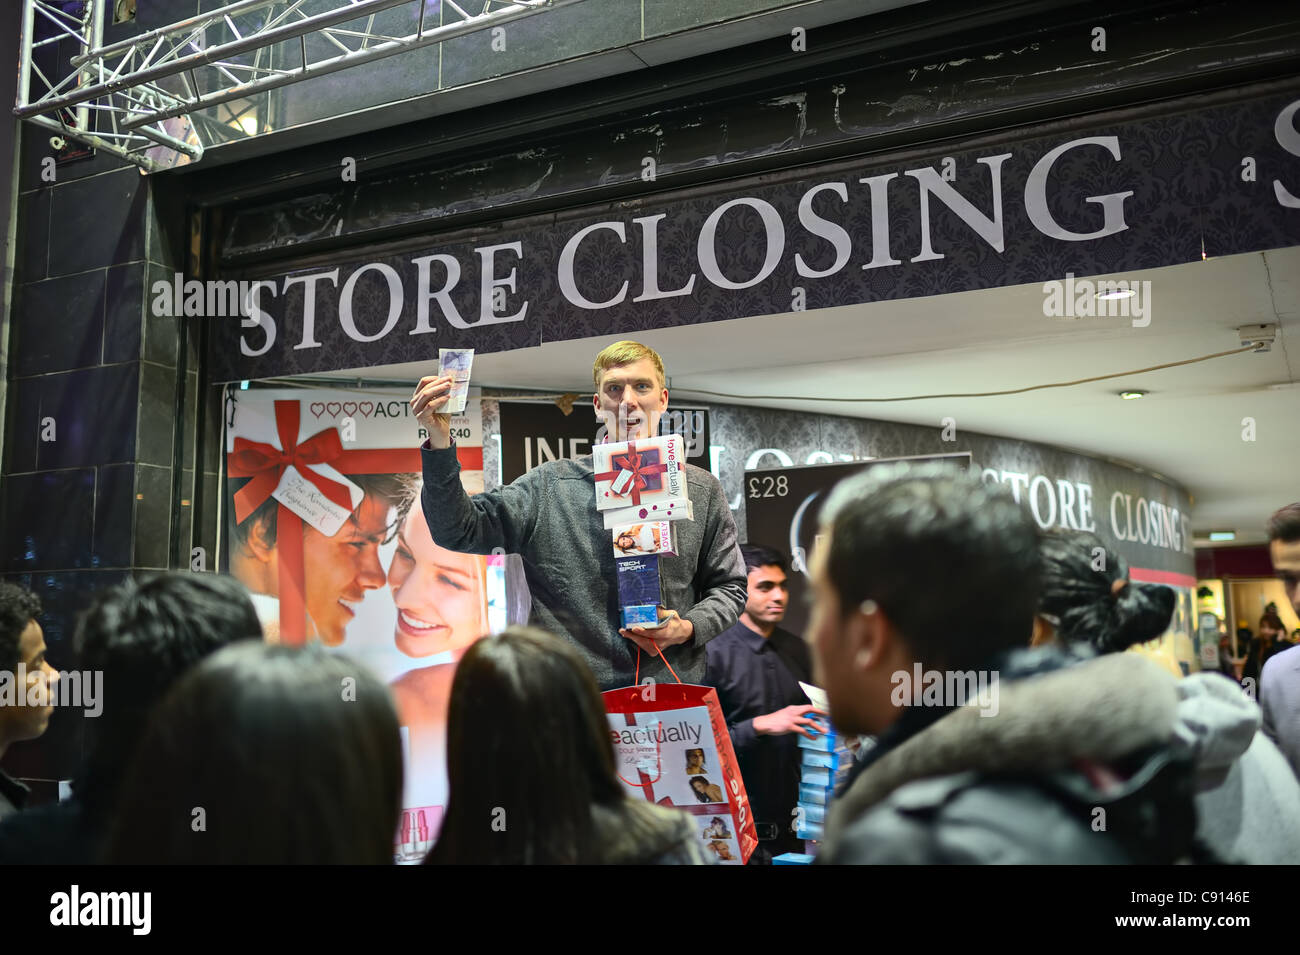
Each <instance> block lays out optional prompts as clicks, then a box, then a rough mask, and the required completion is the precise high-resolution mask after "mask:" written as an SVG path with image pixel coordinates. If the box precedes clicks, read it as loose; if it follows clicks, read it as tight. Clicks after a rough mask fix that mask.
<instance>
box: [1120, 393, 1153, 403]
mask: <svg viewBox="0 0 1300 955" xmlns="http://www.w3.org/2000/svg"><path fill="white" fill-rule="evenodd" d="M1146 394H1147V393H1146V392H1145V391H1121V392H1120V393H1119V396H1120V397H1121V398H1123V399H1124V400H1125V401H1132V400H1133V399H1134V398H1145V397H1146Z"/></svg>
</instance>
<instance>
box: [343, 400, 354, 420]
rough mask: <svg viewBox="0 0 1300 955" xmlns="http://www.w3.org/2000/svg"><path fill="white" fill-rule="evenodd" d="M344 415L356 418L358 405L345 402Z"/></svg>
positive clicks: (352, 402)
mask: <svg viewBox="0 0 1300 955" xmlns="http://www.w3.org/2000/svg"><path fill="white" fill-rule="evenodd" d="M343 413H344V414H346V415H347V416H348V417H349V418H351V417H354V416H355V415H356V413H357V403H356V402H355V401H345V402H343Z"/></svg>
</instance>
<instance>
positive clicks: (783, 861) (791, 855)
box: [772, 852, 817, 865]
mask: <svg viewBox="0 0 1300 955" xmlns="http://www.w3.org/2000/svg"><path fill="white" fill-rule="evenodd" d="M815 858H817V857H816V856H810V855H809V854H808V853H806V852H782V853H781V854H780V855H779V856H772V865H812V862H813V859H815Z"/></svg>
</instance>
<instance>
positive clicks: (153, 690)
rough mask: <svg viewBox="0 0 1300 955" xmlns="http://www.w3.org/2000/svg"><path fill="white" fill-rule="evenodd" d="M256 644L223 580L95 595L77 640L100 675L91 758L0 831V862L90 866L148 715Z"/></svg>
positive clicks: (87, 665)
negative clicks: (180, 688)
mask: <svg viewBox="0 0 1300 955" xmlns="http://www.w3.org/2000/svg"><path fill="white" fill-rule="evenodd" d="M261 636H262V631H261V628H260V626H259V624H258V622H257V614H256V613H255V612H254V610H253V605H252V603H251V602H250V601H249V599H248V592H247V591H246V590H245V589H244V587H243V585H241V584H240V583H239V581H237V580H235V579H234V578H233V577H229V576H226V575H224V574H195V573H168V574H158V575H156V576H153V577H148V578H145V579H143V580H139V581H137V580H127V581H126V582H125V583H122V584H120V585H119V586H117V587H113V588H112V589H110V590H106V591H104V592H103V593H101V594H99V595H98V596H97V597H96V598H95V600H94V602H93V603H92V604H91V606H90V607H89V609H87V610H86V612H85V613H84V614H82V617H81V620H80V621H79V623H78V627H77V634H76V638H75V641H74V642H75V645H76V649H77V654H78V658H79V667H80V668H81V669H82V670H89V671H92V672H94V671H98V672H101V673H103V697H104V700H103V706H102V712H101V713H100V715H99V716H97V717H95V718H93V719H91V718H87V719H86V720H85V724H84V725H85V734H86V735H85V742H84V744H83V751H84V752H86V753H87V754H88V755H87V757H86V760H85V763H84V765H83V766H82V767H81V769H80V771H79V773H78V775H77V778H76V781H75V782H74V783H73V794H72V796H71V797H70V798H69V799H65V800H64V801H63V802H60V803H57V804H55V805H51V806H41V807H38V808H36V809H32V810H30V811H28V812H25V813H22V814H21V815H19V816H16V817H14V818H13V819H11V820H9V821H7V822H6V823H4V824H3V825H0V862H27V863H31V862H42V863H66V864H84V863H89V862H94V861H96V858H97V854H98V851H99V849H100V848H101V847H102V842H103V837H104V834H105V832H106V831H107V827H108V824H109V822H110V820H111V817H112V809H113V806H114V803H115V802H116V798H117V791H118V785H119V784H120V782H121V778H122V773H123V772H124V771H125V769H126V766H127V763H128V762H129V761H130V759H131V755H132V753H133V752H134V751H135V749H136V747H137V746H138V745H139V742H140V736H141V735H142V734H143V733H144V729H145V725H146V723H147V721H148V719H149V715H150V713H151V712H152V711H153V708H154V706H155V705H156V704H157V703H158V701H159V700H161V699H162V697H163V696H164V695H165V694H166V693H167V691H168V690H169V689H170V688H171V686H172V685H173V684H174V683H175V682H176V681H177V680H178V679H179V678H180V677H181V676H182V675H183V674H184V673H185V672H186V671H187V670H189V669H190V668H191V667H193V666H194V665H195V664H197V663H198V662H199V661H200V660H202V659H203V658H204V657H207V656H208V655H210V654H212V653H215V652H216V651H218V650H220V649H221V648H223V647H225V646H226V645H227V644H229V643H231V642H233V641H236V640H243V639H260V638H261Z"/></svg>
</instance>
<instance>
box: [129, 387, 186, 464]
mask: <svg viewBox="0 0 1300 955" xmlns="http://www.w3.org/2000/svg"><path fill="white" fill-rule="evenodd" d="M176 414H177V409H176V372H175V370H174V369H171V368H166V367H164V366H162V365H154V364H151V363H149V362H141V363H140V432H139V434H140V440H139V444H138V447H137V455H136V460H137V461H141V462H143V463H145V464H153V465H157V466H159V467H168V466H170V465H171V463H172V431H173V429H174V428H175V426H176Z"/></svg>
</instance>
